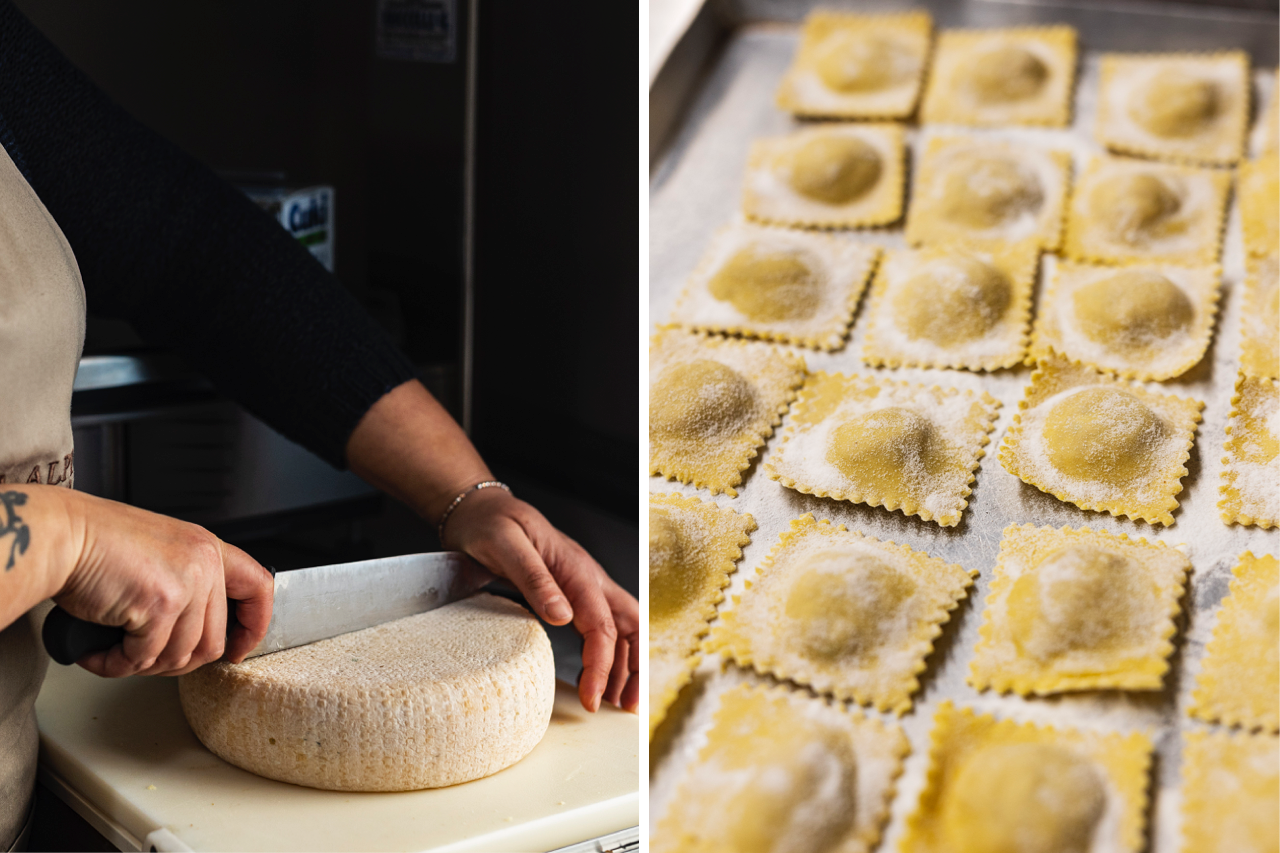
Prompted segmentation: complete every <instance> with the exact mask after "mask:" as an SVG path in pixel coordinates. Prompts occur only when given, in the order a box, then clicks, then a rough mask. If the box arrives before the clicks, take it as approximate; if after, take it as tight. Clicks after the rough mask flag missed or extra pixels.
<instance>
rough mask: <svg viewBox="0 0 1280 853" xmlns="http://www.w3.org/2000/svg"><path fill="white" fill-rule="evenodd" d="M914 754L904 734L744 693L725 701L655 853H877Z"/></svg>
mask: <svg viewBox="0 0 1280 853" xmlns="http://www.w3.org/2000/svg"><path fill="white" fill-rule="evenodd" d="M909 751H910V744H909V743H908V741H907V738H906V735H904V734H903V733H902V730H901V729H900V728H899V727H897V726H895V725H891V724H886V723H882V722H880V721H879V720H875V719H868V718H866V717H864V716H862V715H861V714H859V713H857V712H852V713H850V712H847V711H845V710H844V709H843V708H841V707H838V706H832V705H830V704H829V703H827V702H825V701H823V700H821V699H815V698H813V697H812V696H809V695H807V694H805V693H800V692H793V691H790V690H786V689H784V688H779V687H758V686H754V685H740V686H738V687H735V688H733V689H731V690H728V691H726V692H725V693H724V694H723V695H722V696H721V697H720V706H719V707H718V708H717V709H716V712H715V715H714V718H713V722H712V725H711V728H710V730H709V731H708V732H707V735H706V743H705V745H704V746H703V747H702V749H701V750H700V751H699V753H698V757H697V759H696V760H695V761H694V762H693V764H692V766H690V767H689V769H688V771H687V774H686V775H685V777H684V778H683V779H682V780H681V782H680V785H679V787H678V788H677V790H676V794H675V796H674V797H673V799H672V801H671V805H670V806H669V807H668V809H667V810H666V812H665V813H664V814H663V815H662V816H661V817H660V818H659V820H658V827H657V829H656V831H655V832H654V833H653V838H652V839H651V842H652V845H653V848H652V849H653V853H723V851H728V850H732V851H735V853H869V851H871V850H873V849H874V848H875V846H876V844H877V842H878V841H879V840H880V834H881V832H882V831H883V828H884V825H885V823H886V822H887V821H888V819H889V802H890V800H891V799H892V798H893V793H894V785H895V783H896V780H897V777H898V776H899V774H900V773H901V772H902V759H903V757H904V756H905V755H906V754H907V753H908V752H909Z"/></svg>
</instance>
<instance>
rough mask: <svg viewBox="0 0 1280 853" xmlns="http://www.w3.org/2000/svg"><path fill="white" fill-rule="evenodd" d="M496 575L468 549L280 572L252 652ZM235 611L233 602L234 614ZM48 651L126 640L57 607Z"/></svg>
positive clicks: (47, 631)
mask: <svg viewBox="0 0 1280 853" xmlns="http://www.w3.org/2000/svg"><path fill="white" fill-rule="evenodd" d="M493 578H494V576H493V575H492V574H490V573H489V572H488V571H487V570H486V569H484V568H483V567H482V566H480V564H479V563H476V562H475V561H474V560H472V559H471V558H470V557H468V556H467V555H466V554H463V553H461V552H459V551H442V552H438V553H434V554H406V555H403V556H399V557H383V558H380V559H377V560H362V561H360V562H356V563H341V564H338V565H330V566H316V567H314V568H310V569H297V570H295V571H291V572H279V573H277V574H276V575H275V599H274V603H273V604H272V608H271V624H270V625H269V626H268V627H267V633H266V635H265V636H264V637H263V638H262V642H260V643H258V645H257V646H255V647H254V648H253V650H252V651H250V652H249V654H248V656H247V657H257V656H259V655H265V654H271V653H272V652H279V651H284V650H285V649H291V648H295V647H297V646H303V645H306V644H307V643H314V642H317V641H318V640H327V639H328V638H330V637H336V636H338V635H339V634H348V633H351V632H352V631H359V630H362V629H364V628H371V627H373V626H375V625H381V624H382V623H384V622H390V621H391V620H393V619H400V618H402V617H405V616H412V615H414V614H415V613H425V612H426V611H428V610H434V609H435V608H437V607H441V606H443V605H445V604H449V603H451V602H454V601H458V600H460V599H463V598H466V597H467V596H468V595H471V594H472V593H474V592H476V591H478V590H479V589H480V588H481V587H482V586H484V585H485V584H486V583H488V582H489V581H491V580H493ZM231 612H234V611H233V610H232V609H231V608H228V613H231ZM41 635H42V637H43V639H44V646H45V649H46V650H48V652H49V656H50V657H51V658H53V659H54V660H55V661H57V662H58V663H60V664H64V665H66V664H72V663H75V662H76V661H77V660H79V659H80V658H82V657H84V656H85V655H87V654H89V653H91V652H97V651H105V650H106V649H109V648H111V647H112V646H114V645H117V644H119V643H120V642H122V641H123V640H124V636H125V630H124V629H123V628H120V627H115V626H108V625H96V624H94V623H92V622H87V621H85V620H83V619H79V618H77V617H75V616H72V615H71V614H70V613H68V612H66V611H65V610H63V609H62V608H61V607H55V608H54V609H53V610H52V611H51V612H50V613H49V616H48V618H46V619H45V622H44V628H43V629H42V631H41Z"/></svg>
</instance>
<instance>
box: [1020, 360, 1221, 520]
mask: <svg viewBox="0 0 1280 853" xmlns="http://www.w3.org/2000/svg"><path fill="white" fill-rule="evenodd" d="M1203 408H1204V404H1203V403H1201V402H1200V401H1199V400H1190V399H1184V398H1181V397H1172V396H1169V395H1167V394H1154V393H1152V392H1150V391H1147V390H1145V389H1143V388H1140V387H1138V386H1136V385H1130V384H1129V383H1126V382H1124V381H1122V380H1120V379H1117V378H1116V377H1114V376H1111V375H1108V374H1105V373H1099V372H1097V371H1095V370H1093V369H1091V368H1088V367H1085V366H1084V365H1081V364H1079V363H1074V362H1069V361H1067V360H1066V359H1064V358H1062V357H1061V356H1058V355H1057V354H1056V353H1055V354H1054V355H1052V356H1051V357H1049V358H1046V359H1042V360H1041V361H1040V362H1039V363H1038V365H1037V368H1036V370H1035V372H1034V373H1032V374H1031V384H1030V385H1028V386H1027V390H1026V394H1025V396H1024V397H1023V399H1022V400H1020V401H1019V402H1018V413H1017V414H1015V415H1014V416H1013V424H1012V426H1010V427H1009V431H1008V432H1007V433H1006V434H1005V438H1004V442H1003V443H1002V444H1001V445H1000V464H1001V465H1003V466H1004V469H1005V470H1006V471H1008V472H1009V473H1010V474H1013V475H1014V476H1015V477H1017V478H1019V479H1020V480H1022V481H1023V482H1024V483H1027V484H1029V485H1032V486H1035V487H1036V488H1037V489H1039V490H1040V491H1042V492H1047V493H1049V494H1051V495H1053V496H1054V497H1055V498H1057V499H1058V500H1060V501H1066V502H1068V503H1073V504H1075V505H1076V506H1078V507H1080V508H1081V509H1088V510H1097V511H1100V512H1109V513H1111V514H1112V515H1116V516H1119V515H1123V516H1127V517H1129V518H1132V519H1135V520H1138V519H1141V520H1143V521H1146V522H1148V523H1150V524H1165V525H1170V524H1173V514H1172V510H1174V509H1176V508H1177V507H1178V499H1177V497H1176V496H1177V494H1178V493H1179V492H1181V491H1182V478H1183V477H1185V476H1186V475H1187V469H1186V467H1185V466H1186V462H1187V460H1188V459H1189V458H1190V456H1191V444H1192V441H1193V440H1194V437H1195V431H1196V425H1197V424H1199V422H1200V410H1201V409H1203Z"/></svg>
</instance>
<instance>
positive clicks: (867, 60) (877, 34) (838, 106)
mask: <svg viewBox="0 0 1280 853" xmlns="http://www.w3.org/2000/svg"><path fill="white" fill-rule="evenodd" d="M932 34H933V19H932V18H930V17H929V14H928V13H927V12H906V13H904V14H900V15H857V14H850V13H847V12H832V11H824V10H818V11H814V12H810V13H809V17H807V18H805V22H804V30H803V31H802V33H801V35H800V49H799V51H797V52H796V57H795V60H794V61H793V62H792V63H791V67H790V68H789V69H788V70H787V74H786V76H785V77H783V78H782V85H781V86H779V87H778V96H777V98H778V106H779V107H780V108H781V109H783V110H786V111H787V112H790V113H794V114H795V115H797V116H804V117H806V118H855V119H868V118H891V119H905V118H910V117H911V114H912V113H914V112H915V111H916V101H918V100H919V98H920V87H921V81H922V80H923V78H924V71H925V66H927V65H928V63H929V46H930V41H931V38H932Z"/></svg>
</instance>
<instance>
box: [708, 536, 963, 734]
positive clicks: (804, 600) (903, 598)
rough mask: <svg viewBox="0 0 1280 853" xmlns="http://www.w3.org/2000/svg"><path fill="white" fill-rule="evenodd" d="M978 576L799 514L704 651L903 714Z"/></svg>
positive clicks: (924, 555) (906, 548) (837, 695)
mask: <svg viewBox="0 0 1280 853" xmlns="http://www.w3.org/2000/svg"><path fill="white" fill-rule="evenodd" d="M977 574H978V572H977V570H973V571H967V570H965V569H963V568H961V567H960V566H957V565H953V564H950V563H946V562H943V561H942V560H939V559H937V558H936V557H930V556H929V555H928V554H923V553H920V552H918V551H913V550H912V549H911V548H908V547H907V546H906V545H897V544H895V543H893V542H881V541H879V540H877V539H873V538H871V537H869V536H863V535H862V534H860V533H850V532H849V530H848V529H847V528H846V527H845V526H844V525H843V524H841V525H838V526H837V525H832V524H831V523H830V522H828V521H814V519H813V516H812V515H805V516H804V517H802V518H799V519H796V520H795V521H792V522H791V529H790V530H789V531H787V532H785V533H783V534H782V537H781V540H780V541H779V542H778V544H777V545H775V546H774V548H773V551H772V552H770V554H769V557H768V559H767V560H765V562H764V564H763V565H761V566H760V567H759V568H758V569H757V570H756V576H755V577H754V578H752V579H751V580H748V581H747V591H746V592H744V593H743V594H742V595H740V596H734V597H733V607H732V608H731V609H729V610H726V611H725V612H724V613H723V614H721V618H720V622H719V624H718V625H717V626H716V627H715V628H714V629H713V630H712V632H711V636H709V637H708V638H707V640H706V643H705V644H704V647H705V648H706V650H707V651H708V652H713V651H723V652H725V653H726V654H728V656H729V657H730V658H731V659H732V660H733V661H734V662H735V663H737V664H738V665H739V666H744V667H752V668H754V669H755V670H756V671H757V672H760V673H763V674H766V675H772V676H774V677H775V678H779V679H790V680H791V681H794V682H795V683H797V684H803V685H805V686H807V687H809V688H810V689H812V690H814V691H815V692H817V693H827V694H831V695H833V696H835V697H836V698H837V699H841V700H843V699H853V700H854V701H856V702H859V703H861V704H863V705H874V706H875V707H876V708H877V709H878V710H880V711H892V712H893V713H895V714H899V715H901V714H905V713H906V712H907V711H909V710H911V695H912V694H913V693H915V691H916V690H917V689H918V688H919V686H920V682H919V680H918V679H917V676H918V675H919V674H920V673H921V672H923V671H924V668H925V659H926V658H927V657H928V656H929V654H930V653H931V652H932V651H933V641H934V638H935V637H937V636H938V635H939V634H940V633H942V625H943V624H944V623H945V622H947V621H948V620H949V619H950V618H951V611H952V610H954V609H956V607H958V606H959V604H960V601H961V600H962V599H963V598H964V597H965V595H966V594H967V591H968V589H969V587H970V586H972V585H973V579H974V577H975V576H976V575H977Z"/></svg>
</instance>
